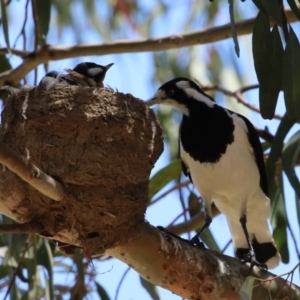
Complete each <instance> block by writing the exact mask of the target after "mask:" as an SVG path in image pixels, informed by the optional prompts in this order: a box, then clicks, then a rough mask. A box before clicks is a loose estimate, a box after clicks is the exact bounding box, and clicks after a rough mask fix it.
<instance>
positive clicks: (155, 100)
mask: <svg viewBox="0 0 300 300" xmlns="http://www.w3.org/2000/svg"><path fill="white" fill-rule="evenodd" d="M164 99H166V94H165V92H163V91H161V90H158V91H157V92H156V94H155V95H154V97H153V98H151V99H149V100H148V101H146V104H147V105H148V106H152V105H155V104H161V103H162V101H163V100H164Z"/></svg>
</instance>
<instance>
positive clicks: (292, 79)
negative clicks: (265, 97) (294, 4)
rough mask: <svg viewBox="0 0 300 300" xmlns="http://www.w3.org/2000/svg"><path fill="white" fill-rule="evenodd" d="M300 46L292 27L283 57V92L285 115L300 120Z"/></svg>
mask: <svg viewBox="0 0 300 300" xmlns="http://www.w3.org/2000/svg"><path fill="white" fill-rule="evenodd" d="M299 66H300V44H299V41H298V39H297V36H296V34H295V32H294V30H293V28H292V27H290V33H289V35H288V39H287V45H286V48H285V51H284V56H283V70H282V73H283V74H282V76H283V91H284V99H285V106H286V110H287V114H288V116H289V117H290V118H291V119H295V120H300V105H299V102H300V84H299V82H300V68H299Z"/></svg>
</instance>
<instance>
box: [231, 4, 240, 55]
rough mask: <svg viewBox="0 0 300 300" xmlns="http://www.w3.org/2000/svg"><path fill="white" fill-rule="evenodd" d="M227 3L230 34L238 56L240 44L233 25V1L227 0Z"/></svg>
mask: <svg viewBox="0 0 300 300" xmlns="http://www.w3.org/2000/svg"><path fill="white" fill-rule="evenodd" d="M228 3H229V15H230V27H231V35H232V38H233V42H234V50H235V53H236V55H237V56H238V57H240V46H239V41H238V37H237V32H236V27H235V21H234V1H233V0H228Z"/></svg>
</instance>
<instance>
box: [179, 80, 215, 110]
mask: <svg viewBox="0 0 300 300" xmlns="http://www.w3.org/2000/svg"><path fill="white" fill-rule="evenodd" d="M176 85H177V86H178V87H179V88H181V89H183V90H184V91H185V93H186V95H187V96H188V97H190V98H194V99H195V100H198V101H200V102H203V103H205V104H206V105H207V106H208V107H214V105H215V102H213V101H212V100H211V99H210V98H209V97H207V96H205V95H204V94H202V93H200V92H198V91H197V90H195V89H193V88H191V86H190V83H189V82H188V81H179V82H177V83H176Z"/></svg>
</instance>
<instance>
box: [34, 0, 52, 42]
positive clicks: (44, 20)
mask: <svg viewBox="0 0 300 300" xmlns="http://www.w3.org/2000/svg"><path fill="white" fill-rule="evenodd" d="M36 8H37V14H38V26H39V34H40V36H39V45H41V46H43V45H45V43H46V36H47V34H48V31H49V24H50V16H51V0H43V1H36Z"/></svg>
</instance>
